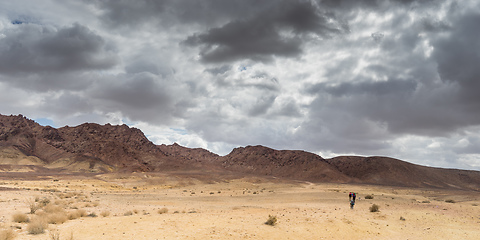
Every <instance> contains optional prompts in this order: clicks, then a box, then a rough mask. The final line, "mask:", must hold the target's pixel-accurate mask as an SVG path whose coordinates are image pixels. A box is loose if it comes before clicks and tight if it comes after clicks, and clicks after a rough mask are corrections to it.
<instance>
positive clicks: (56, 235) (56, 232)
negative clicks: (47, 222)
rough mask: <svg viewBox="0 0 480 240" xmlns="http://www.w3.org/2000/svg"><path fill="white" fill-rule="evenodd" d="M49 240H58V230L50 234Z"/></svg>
mask: <svg viewBox="0 0 480 240" xmlns="http://www.w3.org/2000/svg"><path fill="white" fill-rule="evenodd" d="M50 239H52V240H60V233H59V232H58V230H56V231H51V232H50Z"/></svg>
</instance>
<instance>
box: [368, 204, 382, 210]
mask: <svg viewBox="0 0 480 240" xmlns="http://www.w3.org/2000/svg"><path fill="white" fill-rule="evenodd" d="M369 209H370V212H379V211H380V210H379V209H380V206H378V205H377V204H373V205H372V206H370V208H369Z"/></svg>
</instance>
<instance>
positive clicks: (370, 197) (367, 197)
mask: <svg viewBox="0 0 480 240" xmlns="http://www.w3.org/2000/svg"><path fill="white" fill-rule="evenodd" d="M365 199H373V196H372V195H367V196H365Z"/></svg>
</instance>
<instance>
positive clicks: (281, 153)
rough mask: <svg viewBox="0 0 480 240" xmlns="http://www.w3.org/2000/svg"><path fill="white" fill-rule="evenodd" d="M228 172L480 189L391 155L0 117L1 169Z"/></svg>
mask: <svg viewBox="0 0 480 240" xmlns="http://www.w3.org/2000/svg"><path fill="white" fill-rule="evenodd" d="M2 171H3V172H9V171H17V172H22V171H25V172H44V171H55V172H65V173H68V172H85V173H105V172H133V171H137V172H168V171H204V172H217V173H220V172H230V173H237V174H248V175H257V176H271V177H278V178H287V179H295V180H302V181H311V182H336V183H359V184H362V183H366V184H383V185H393V186H405V187H435V188H454V189H468V190H476V191H479V190H480V172H478V171H466V170H456V169H441V168H432V167H425V166H419V165H415V164H411V163H408V162H404V161H401V160H398V159H393V158H388V157H360V156H341V157H335V158H331V159H324V158H322V157H321V156H318V155H316V154H313V153H309V152H305V151H298V150H274V149H271V148H268V147H264V146H247V147H239V148H235V149H233V150H232V152H231V153H229V154H228V155H226V156H219V155H217V154H214V153H212V152H209V151H208V150H205V149H201V148H187V147H183V146H180V145H178V144H172V145H164V144H162V145H155V144H153V143H152V142H151V141H149V140H148V139H147V138H146V137H145V135H144V134H143V132H142V131H140V130H139V129H136V128H131V127H128V126H127V125H119V126H114V125H110V124H106V125H99V124H95V123H84V124H81V125H79V126H76V127H69V126H65V127H61V128H58V129H57V128H52V127H49V126H41V125H40V124H38V123H36V122H34V121H33V120H30V119H28V118H26V117H24V116H22V115H18V116H4V115H0V172H2Z"/></svg>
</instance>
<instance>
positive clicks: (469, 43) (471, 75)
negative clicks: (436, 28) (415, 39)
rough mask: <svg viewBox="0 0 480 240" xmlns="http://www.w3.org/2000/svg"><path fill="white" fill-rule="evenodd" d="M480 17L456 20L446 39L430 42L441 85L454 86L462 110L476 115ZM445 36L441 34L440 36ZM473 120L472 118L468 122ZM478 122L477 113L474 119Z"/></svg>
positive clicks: (479, 80)
mask: <svg viewBox="0 0 480 240" xmlns="http://www.w3.org/2000/svg"><path fill="white" fill-rule="evenodd" d="M479 24H480V14H478V13H476V12H475V13H469V14H466V15H463V16H461V17H459V18H458V19H457V20H456V21H455V22H454V23H453V25H452V29H451V31H450V32H449V33H448V34H447V35H446V36H440V37H439V38H437V39H435V40H434V41H433V46H434V48H435V50H434V51H433V58H434V59H435V60H436V62H437V63H438V72H439V74H440V77H441V79H442V81H444V82H445V83H454V84H458V86H459V87H460V92H458V93H457V94H458V99H459V101H460V103H461V105H462V106H463V108H464V109H465V110H466V111H475V112H477V113H478V112H480V94H479V93H478V90H479V89H480V67H479V63H480V32H479V31H478V26H479ZM444 34H445V33H444ZM472 120H473V119H472ZM474 122H475V123H477V124H478V123H480V114H477V116H476V117H475V120H474Z"/></svg>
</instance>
